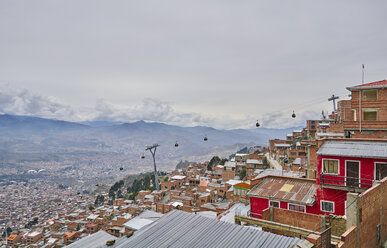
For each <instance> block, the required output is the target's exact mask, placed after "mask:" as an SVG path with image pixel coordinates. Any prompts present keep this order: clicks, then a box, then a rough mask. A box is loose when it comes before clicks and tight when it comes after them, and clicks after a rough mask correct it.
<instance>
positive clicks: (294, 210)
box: [288, 203, 306, 213]
mask: <svg viewBox="0 0 387 248" xmlns="http://www.w3.org/2000/svg"><path fill="white" fill-rule="evenodd" d="M290 204H291V205H294V206H301V207H304V213H306V206H305V205H300V204H294V203H288V210H291V211H297V210H292V209H289V205H290ZM297 212H301V211H297Z"/></svg>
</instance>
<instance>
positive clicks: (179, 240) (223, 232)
mask: <svg viewBox="0 0 387 248" xmlns="http://www.w3.org/2000/svg"><path fill="white" fill-rule="evenodd" d="M300 242H302V241H301V240H300V239H298V238H293V237H285V236H280V235H277V234H273V233H268V232H263V231H260V230H256V229H252V228H248V227H244V226H240V225H235V224H232V223H227V222H224V221H218V220H214V219H210V218H206V217H203V216H200V215H195V214H192V213H186V212H183V211H178V210H173V211H171V212H169V213H168V214H166V215H164V216H163V217H162V218H160V219H159V220H158V221H155V222H154V223H152V224H151V225H149V226H147V227H145V228H144V229H141V230H140V231H137V232H135V233H134V235H133V236H132V237H131V238H129V239H127V240H126V241H125V242H123V243H121V244H119V245H117V246H115V247H116V248H124V247H170V248H173V247H179V248H181V247H183V248H184V247H215V248H216V247H222V248H223V247H224V248H227V247H261V248H266V247H291V246H292V245H295V244H298V243H300Z"/></svg>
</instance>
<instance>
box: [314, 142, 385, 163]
mask: <svg viewBox="0 0 387 248" xmlns="http://www.w3.org/2000/svg"><path fill="white" fill-rule="evenodd" d="M317 155H327V156H340V157H362V158H384V159H387V142H370V141H333V140H330V141H326V142H325V143H324V144H323V145H322V146H321V147H320V149H319V150H318V151H317Z"/></svg>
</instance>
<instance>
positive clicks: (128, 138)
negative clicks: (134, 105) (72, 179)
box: [0, 114, 299, 175]
mask: <svg viewBox="0 0 387 248" xmlns="http://www.w3.org/2000/svg"><path fill="white" fill-rule="evenodd" d="M252 126H255V123H252ZM293 129H299V127H295V128H289V129H270V128H254V129H234V130H221V129H215V128H211V127H205V126H195V127H180V126H174V125H168V124H164V123H157V122H145V121H137V122H133V123H119V122H108V121H103V122H101V121H98V122H86V123H76V122H67V121H61V120H53V119H45V118H39V117H30V116H16V115H6V114H5V115H0V168H8V170H6V171H8V172H10V171H13V173H20V172H21V171H24V170H28V169H47V168H45V167H50V166H51V167H53V166H59V167H60V168H61V169H65V168H67V167H68V166H72V167H71V168H73V169H75V170H76V169H77V166H78V167H82V164H83V163H89V164H92V166H98V161H101V159H102V160H104V162H103V164H105V166H102V165H100V167H101V169H103V171H104V173H108V172H109V170H108V168H111V167H112V166H113V165H114V166H116V164H119V163H124V164H125V165H127V166H126V167H125V170H128V171H129V172H131V173H135V172H136V171H138V170H139V168H143V167H140V166H139V164H140V163H141V161H140V159H139V158H140V156H141V155H142V154H145V155H146V156H148V155H149V153H147V152H146V151H145V148H146V146H148V145H152V144H154V143H158V144H160V147H159V148H158V150H157V153H156V154H157V157H156V158H157V160H158V165H159V166H160V167H161V168H165V169H173V168H174V167H175V165H176V164H177V162H178V161H180V160H188V161H203V160H207V159H210V158H211V157H212V156H214V155H218V156H224V157H225V156H227V155H229V154H231V153H234V152H236V151H237V150H238V149H241V148H243V147H244V146H246V145H267V144H268V140H269V139H273V138H285V137H286V134H287V133H289V132H291V131H292V130H293ZM204 137H207V138H208V140H207V141H204ZM175 143H178V145H179V146H178V147H175ZM109 158H111V159H109ZM114 160H116V161H115V162H113V161H114ZM87 161H89V162H87ZM108 161H112V162H108ZM120 161H121V162H120ZM61 163H62V165H61ZM101 163H102V162H101ZM63 164H66V166H67V167H66V166H64V165H63ZM117 166H118V165H117ZM85 168H87V167H85ZM98 168H99V167H98ZM48 169H49V168H48ZM147 169H151V167H149V168H147ZM67 170H68V169H67ZM2 171H3V173H0V175H1V174H3V175H4V171H5V170H2ZM139 172H142V171H139Z"/></svg>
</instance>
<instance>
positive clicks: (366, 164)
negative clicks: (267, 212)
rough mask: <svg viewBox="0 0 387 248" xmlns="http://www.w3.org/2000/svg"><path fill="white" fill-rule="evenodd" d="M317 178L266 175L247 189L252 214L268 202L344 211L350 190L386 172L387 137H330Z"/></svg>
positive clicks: (319, 210) (300, 208)
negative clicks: (354, 138)
mask: <svg viewBox="0 0 387 248" xmlns="http://www.w3.org/2000/svg"><path fill="white" fill-rule="evenodd" d="M317 175H318V176H317V179H316V180H312V179H304V178H289V177H281V176H267V177H264V178H262V180H260V182H259V183H257V184H256V185H255V186H254V187H253V188H252V189H251V190H250V191H249V193H248V196H249V197H250V205H251V215H252V217H256V218H261V217H262V215H261V214H262V211H263V210H264V209H266V208H268V207H269V206H273V207H278V208H283V209H289V210H295V211H301V212H306V213H312V214H327V215H328V214H334V215H345V214H346V213H345V209H346V198H347V193H348V192H355V193H361V192H364V191H365V190H366V189H368V188H370V187H371V186H372V184H373V183H374V182H375V180H381V179H382V178H384V177H386V176H387V140H380V141H364V140H353V139H348V140H345V139H339V140H327V141H325V142H324V144H323V145H322V146H321V147H320V149H319V150H318V152H317Z"/></svg>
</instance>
